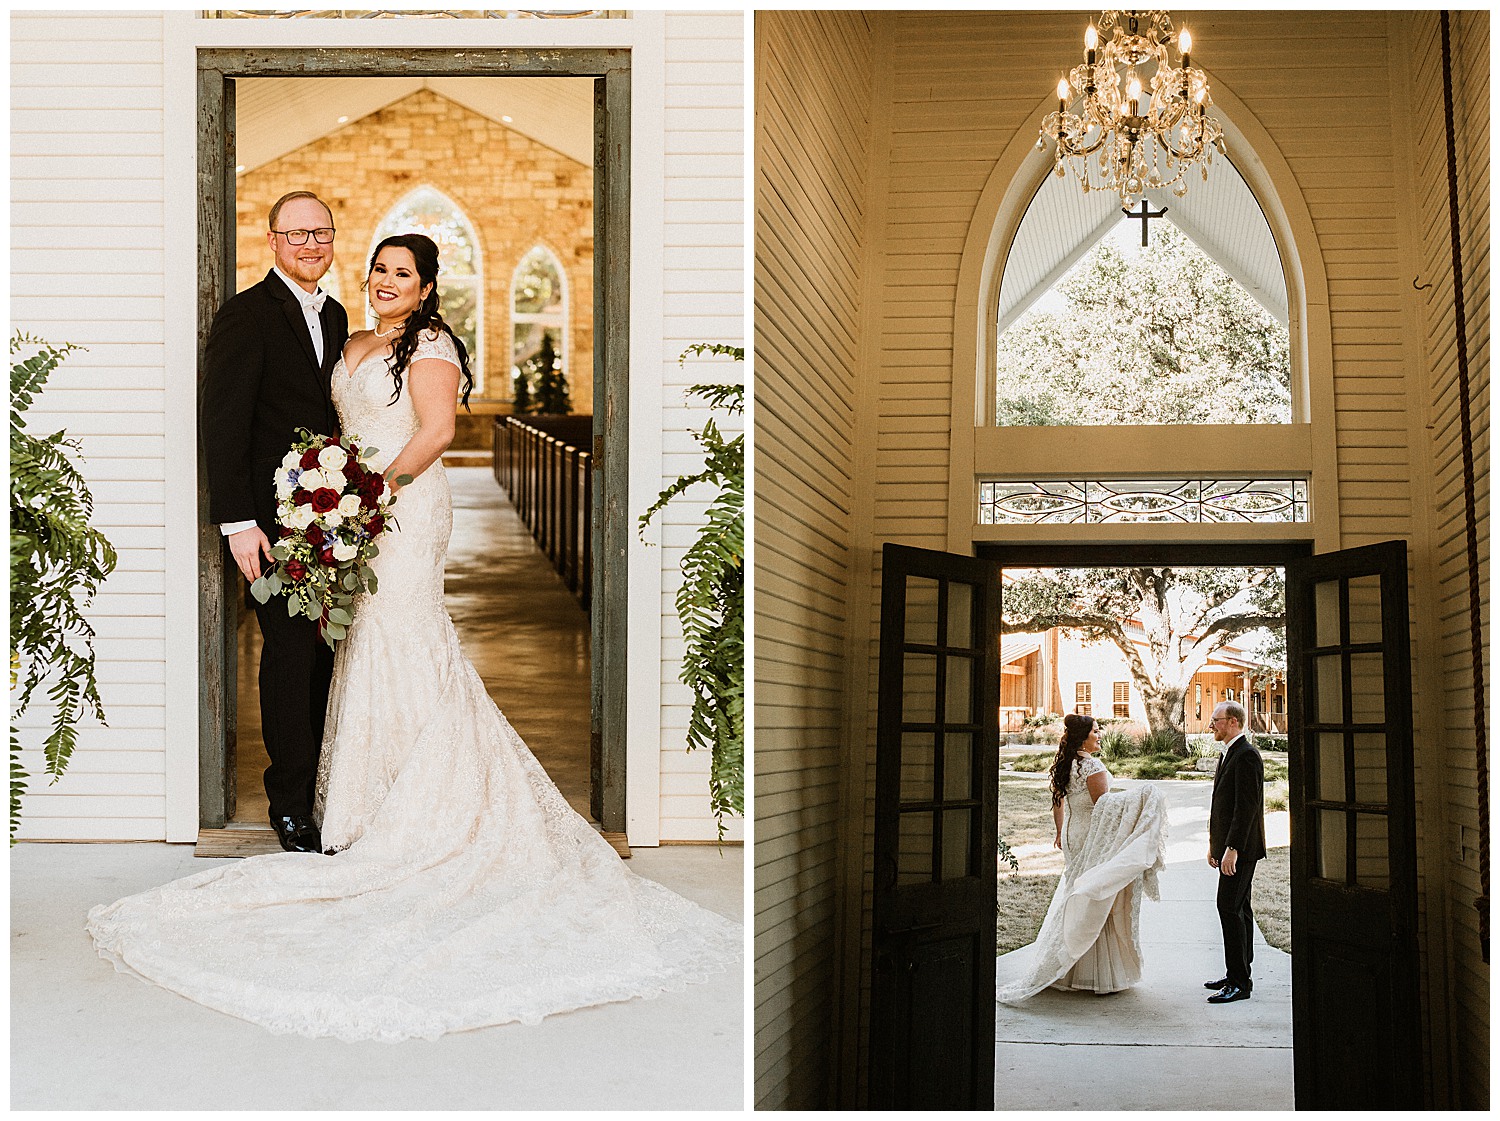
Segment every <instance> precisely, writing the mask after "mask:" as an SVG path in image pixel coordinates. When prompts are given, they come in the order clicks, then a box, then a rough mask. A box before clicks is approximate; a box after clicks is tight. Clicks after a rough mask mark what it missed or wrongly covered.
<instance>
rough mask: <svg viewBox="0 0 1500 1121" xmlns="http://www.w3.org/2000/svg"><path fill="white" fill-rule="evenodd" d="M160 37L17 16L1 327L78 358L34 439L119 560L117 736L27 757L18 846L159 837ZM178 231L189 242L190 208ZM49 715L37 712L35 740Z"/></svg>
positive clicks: (148, 23)
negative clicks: (51, 449) (73, 475)
mask: <svg viewBox="0 0 1500 1121" xmlns="http://www.w3.org/2000/svg"><path fill="white" fill-rule="evenodd" d="M162 42H163V31H162V17H161V15H160V14H151V13H142V14H134V13H130V14H125V13H121V14H118V15H114V16H109V17H104V16H101V15H97V14H95V15H89V14H84V13H77V12H45V13H42V12H33V13H28V14H20V15H14V16H12V18H11V68H10V75H11V133H10V138H11V326H12V328H13V329H15V330H21V331H25V332H27V333H29V334H33V335H38V336H41V337H43V338H45V339H47V340H48V341H49V342H53V343H62V342H73V343H79V344H81V345H83V346H86V347H87V348H88V350H87V352H86V353H82V352H79V353H74V354H73V355H72V356H71V357H69V358H68V360H67V361H66V363H64V365H63V366H62V367H61V368H60V369H59V370H58V371H57V372H56V373H54V374H53V375H52V379H51V381H50V383H49V385H48V388H47V390H46V393H45V395H44V396H43V397H42V398H41V399H40V400H39V401H38V402H37V403H36V404H35V405H34V406H33V407H32V410H31V413H30V414H29V421H28V428H29V430H30V431H32V432H36V433H48V432H52V431H56V430H57V429H59V428H66V429H67V430H68V432H69V433H70V434H72V435H76V436H78V437H79V438H80V440H81V443H82V446H83V454H84V457H85V463H84V470H85V473H86V475H87V477H88V480H89V484H90V488H91V489H92V491H93V495H94V500H95V503H96V505H95V524H96V525H97V526H98V528H99V529H101V530H102V531H103V532H104V534H105V535H106V536H107V537H108V538H109V539H110V541H111V542H112V543H113V544H114V545H115V547H116V548H117V549H118V550H119V554H120V562H119V566H118V567H117V568H116V570H115V572H114V573H113V575H111V576H110V578H109V579H108V581H106V583H105V584H104V586H103V589H102V590H101V591H100V593H99V596H98V598H97V599H95V601H94V605H93V608H92V610H91V611H90V612H89V619H90V621H91V622H92V624H93V626H94V630H95V632H96V634H97V636H98V637H97V638H96V640H95V643H94V649H95V651H96V653H97V655H98V678H99V683H100V694H101V697H102V698H103V701H104V706H105V711H106V713H107V715H108V717H109V727H107V728H103V727H99V726H98V725H97V724H96V723H95V722H93V721H92V720H90V721H86V722H85V724H84V726H83V729H82V731H81V733H80V735H79V738H78V748H77V751H76V752H75V753H74V756H73V761H72V764H71V765H70V766H69V768H68V773H67V775H66V776H65V777H64V778H63V779H62V781H61V782H59V783H57V784H56V785H48V782H47V780H46V779H45V778H43V777H40V776H41V773H42V762H41V752H40V751H39V750H38V751H27V752H25V753H24V759H25V765H26V769H27V770H28V771H30V772H31V774H32V775H33V778H32V781H31V794H30V796H29V797H28V798H27V799H26V804H25V810H24V816H23V818H22V829H21V832H20V836H22V837H57V838H74V839H89V838H111V839H132V840H134V839H151V838H156V839H159V838H161V837H163V836H165V828H166V826H165V815H166V793H165V786H166V780H165V773H166V772H165V738H166V728H167V703H168V699H167V696H166V641H165V609H166V586H165V577H164V571H165V560H166V553H165V548H166V532H165V529H164V524H165V507H164V503H165V499H166V487H167V481H166V475H165V462H166V460H165V454H166V436H165V433H166V427H165V404H164V397H165V386H166V382H165V377H164V373H163V370H164V353H163V337H164V327H163V321H162V316H163V302H164V282H163V255H164V254H163V244H164V239H165V237H166V236H167V234H168V230H167V228H166V226H167V222H166V216H165V214H164V207H163V201H164V194H163V170H162V159H163V151H162V115H163V100H162ZM172 225H173V228H172V230H171V231H170V233H171V236H174V237H192V236H193V216H192V215H191V214H188V215H185V216H180V217H179V218H178V220H176V221H174V222H173V224H172ZM187 485H189V486H191V485H192V481H191V480H189V481H188V483H187ZM178 594H187V595H195V594H196V591H195V589H193V588H187V589H180V590H179V591H178ZM177 703H185V704H192V705H196V704H197V697H196V696H194V697H188V698H182V699H181V700H180V701H179V702H177ZM50 712H51V710H50V709H49V707H48V705H47V704H46V702H45V697H43V698H42V699H41V700H40V701H38V702H36V703H33V705H32V707H31V709H30V711H29V712H28V713H27V714H26V716H25V717H24V718H23V720H22V727H23V728H24V729H26V733H25V737H24V738H26V739H27V741H28V742H31V743H39V742H40V740H41V738H42V736H43V735H44V734H45V733H44V732H43V731H42V729H43V728H44V727H46V726H47V724H48V722H49V720H50Z"/></svg>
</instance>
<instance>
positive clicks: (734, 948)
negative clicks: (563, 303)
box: [88, 235, 743, 1040]
mask: <svg viewBox="0 0 1500 1121" xmlns="http://www.w3.org/2000/svg"><path fill="white" fill-rule="evenodd" d="M394 240H395V241H396V242H397V243H398V244H397V245H395V246H394V247H386V245H385V243H382V249H380V250H377V259H378V258H379V256H380V253H381V252H384V253H386V254H391V253H393V252H395V253H397V254H398V255H399V254H405V255H406V256H405V257H398V258H397V259H401V260H406V259H410V260H413V261H416V262H417V264H418V266H419V271H420V273H421V280H422V282H423V284H424V285H425V284H426V283H427V282H428V281H429V277H435V276H436V271H437V268H436V266H437V257H436V248H435V247H433V246H432V243H431V242H430V241H427V242H426V246H425V247H424V246H422V245H421V244H419V243H418V242H417V241H416V240H415V235H403V236H402V237H401V238H398V239H394ZM421 240H422V241H426V239H425V238H424V239H421ZM402 246H405V248H403V247H402ZM427 247H431V250H430V253H431V262H430V268H421V267H420V266H422V265H424V264H426V262H425V261H424V260H423V259H422V258H423V257H424V256H425V255H426V253H427V252H428V249H427ZM386 259H387V260H389V259H391V258H389V257H387V258H386ZM372 265H373V260H372ZM371 287H372V289H373V288H374V287H375V282H374V280H373V278H372V283H371ZM420 291H421V295H422V297H423V302H422V304H421V306H420V308H419V310H418V313H417V314H418V315H419V316H420V315H421V312H422V309H425V307H426V306H427V303H428V302H429V301H428V300H427V290H426V288H425V287H421V289H420ZM430 302H431V303H432V306H433V308H434V310H435V308H436V297H435V295H433V296H432V297H431V300H430ZM419 322H423V320H422V319H419ZM350 349H351V350H353V349H355V344H354V343H353V341H351V346H350ZM346 353H347V352H346ZM386 353H387V351H386V349H385V347H384V346H381V345H376V346H374V348H373V349H372V350H371V351H370V352H369V353H368V355H367V356H366V357H364V358H362V359H360V360H358V361H357V362H356V365H355V368H354V369H353V370H347V369H346V368H345V365H344V361H343V360H342V359H340V361H339V363H338V365H337V366H336V367H335V369H334V372H333V378H334V385H333V393H334V403H335V405H336V406H337V408H338V412H339V418H340V422H341V424H342V426H343V431H344V432H345V433H346V434H350V435H357V436H358V437H359V438H360V441H361V443H362V444H364V445H367V446H370V447H374V448H377V449H379V450H378V453H377V454H376V455H375V457H374V459H375V465H376V466H377V467H379V468H380V469H382V470H385V469H387V468H389V466H390V465H391V464H392V463H393V462H395V461H396V460H397V459H398V458H399V456H398V454H397V453H398V452H400V451H401V450H402V449H403V448H406V447H408V444H409V441H411V440H412V438H413V437H414V436H415V435H416V434H417V433H418V432H419V429H420V425H419V423H418V416H417V413H418V410H417V409H416V408H414V407H413V402H412V398H413V391H412V390H413V387H412V384H411V383H412V382H413V381H414V380H416V381H420V380H421V379H422V378H425V377H433V376H435V375H433V374H432V373H431V372H430V371H432V370H433V369H434V364H433V362H432V361H430V360H432V359H437V360H439V365H440V366H441V367H442V368H443V370H444V371H446V373H447V376H451V373H452V372H456V369H457V368H458V367H459V356H458V352H457V350H456V349H455V347H454V344H453V343H452V341H451V340H450V339H449V336H448V335H447V334H446V333H445V332H443V331H437V332H435V333H434V332H429V331H422V332H421V334H420V336H419V341H418V344H417V347H416V350H415V351H414V352H413V353H412V355H411V359H410V362H409V364H408V366H407V376H406V381H407V386H406V392H402V393H400V394H399V396H398V397H397V399H396V400H395V402H394V403H392V400H391V398H392V392H393V387H394V382H393V378H392V375H391V373H390V371H389V370H388V368H387V363H386V361H385V356H386ZM418 363H422V365H421V366H420V367H418ZM450 367H451V369H450ZM438 376H441V375H438ZM449 402H450V404H449V406H448V407H449V408H450V409H451V398H449ZM409 473H413V474H416V473H415V472H409ZM395 513H396V520H397V522H398V525H399V528H396V529H392V530H391V531H388V532H387V533H386V534H385V535H384V536H382V537H381V538H380V546H381V549H380V555H379V556H378V557H376V558H375V561H374V567H375V570H376V573H377V576H378V580H379V590H378V592H377V593H376V594H374V595H371V596H366V597H362V598H361V599H360V600H358V601H356V604H355V607H356V615H355V621H354V624H353V625H352V626H351V627H350V629H349V634H348V638H347V639H346V640H344V641H343V642H342V643H341V644H340V645H339V649H338V653H337V660H336V663H335V670H334V683H333V690H332V694H331V696H330V699H329V707H328V718H327V728H326V731H325V734H324V742H323V750H322V756H321V760H320V767H319V774H318V800H317V805H316V807H315V816H320V817H321V826H322V837H323V844H324V846H325V848H328V849H330V850H337V852H336V854H335V855H332V856H321V855H316V854H311V853H299V852H285V853H276V854H272V855H267V856H260V857H254V858H251V859H248V860H241V861H236V862H234V863H233V864H229V865H226V866H220V867H215V868H212V869H211V870H209V871H206V872H202V873H199V874H197V875H193V876H189V877H187V878H185V879H182V880H178V881H176V882H174V883H170V884H167V885H165V886H163V887H159V888H156V889H153V890H151V891H147V892H143V893H142V894H140V895H135V896H131V897H129V898H127V899H122V900H120V901H119V902H116V903H113V904H110V905H109V906H104V907H96V908H95V909H94V910H93V911H92V912H91V913H90V915H89V924H88V926H89V931H90V933H91V934H92V935H93V937H94V940H95V942H96V944H97V946H98V948H99V951H100V953H101V954H103V955H104V956H105V957H106V958H109V959H111V960H113V961H114V962H115V963H116V965H117V967H118V968H120V969H121V970H122V971H126V972H131V973H135V974H137V975H139V976H140V977H143V978H145V979H147V980H150V981H154V982H155V983H157V984H159V985H162V986H164V987H166V988H168V989H171V990H173V991H174V992H178V993H181V994H182V995H184V996H187V997H191V998H192V999H193V1000H195V1001H198V1002H199V1003H201V1004H205V1005H207V1006H209V1007H211V1008H216V1009H219V1010H220V1011H223V1012H227V1013H229V1014H231V1015H234V1016H239V1017H241V1018H243V1019H246V1020H250V1021H253V1022H255V1023H257V1024H261V1025H263V1026H265V1027H267V1028H269V1029H271V1030H272V1031H276V1032H296V1033H299V1034H302V1035H307V1036H336V1037H338V1038H341V1039H346V1040H355V1039H384V1040H399V1039H406V1038H410V1037H422V1038H427V1039H432V1038H436V1037H437V1036H439V1035H442V1034H443V1033H445V1032H451V1031H459V1030H463V1029H467V1028H477V1027H482V1026H486V1025H491V1024H502V1023H507V1022H511V1021H522V1022H524V1023H531V1024H534V1023H537V1022H538V1021H540V1020H541V1019H542V1017H544V1016H548V1015H551V1014H553V1013H557V1012H565V1011H568V1010H570V1009H576V1008H581V1007H585V1006H588V1005H594V1004H602V1003H605V1002H608V1001H618V1000H628V999H630V998H633V997H642V996H653V995H656V994H658V993H661V992H663V991H668V990H677V989H681V988H683V987H684V986H685V985H686V984H687V983H688V982H691V981H699V980H703V979H705V978H706V976H707V975H708V974H710V973H712V972H717V971H720V970H723V969H725V968H727V967H728V966H729V965H730V964H731V963H732V962H734V961H736V960H737V959H738V958H739V956H740V954H741V952H742V939H743V930H742V927H741V926H740V925H739V924H737V923H734V922H731V921H730V920H728V919H725V918H723V917H721V916H719V915H716V914H714V913H712V912H710V911H707V910H704V909H703V908H701V907H698V906H697V905H695V904H693V903H690V902H689V901H687V900H685V899H683V898H681V897H680V896H678V895H676V894H674V893H673V892H671V891H668V890H667V889H666V888H664V887H661V886H660V885H658V884H656V883H653V882H652V881H650V880H647V879H643V878H642V877H640V876H637V875H635V874H633V873H631V872H630V871H628V870H627V869H626V868H625V867H624V866H623V864H622V863H621V860H620V858H619V856H618V855H617V854H616V853H615V851H614V849H613V848H611V847H610V845H609V844H608V842H606V841H605V840H603V838H601V837H600V836H599V834H598V833H597V832H596V831H595V830H594V829H593V828H592V827H591V826H590V825H589V824H588V822H586V821H585V820H584V819H583V818H581V817H579V816H578V814H576V813H575V812H574V811H573V810H572V808H571V807H569V805H568V804H567V802H566V801H565V800H564V799H563V797H562V795H561V794H560V793H559V792H558V790H557V788H556V786H554V785H553V783H552V782H551V780H550V779H549V778H548V777H547V775H546V773H545V772H544V771H543V770H542V768H541V766H540V765H539V764H538V763H537V761H536V759H535V758H534V757H533V756H532V754H531V752H530V751H529V750H527V748H526V745H525V744H524V743H523V742H522V740H521V738H520V736H518V735H517V734H516V732H515V730H514V729H513V728H512V727H511V726H510V724H509V723H508V722H507V721H506V719H505V717H504V716H503V715H502V714H501V713H500V712H499V710H498V709H496V707H495V705H494V703H493V702H492V701H491V700H490V698H489V696H488V694H487V693H486V692H485V687H484V683H483V682H482V681H481V680H480V678H479V676H478V674H477V673H476V672H475V670H474V667H473V666H472V665H471V664H470V663H469V661H468V659H467V658H465V657H464V655H463V652H462V651H461V650H460V648H459V643H458V636H457V634H456V633H455V631H454V629H453V623H452V621H451V620H450V619H449V617H448V613H447V611H446V610H445V609H444V606H443V561H444V555H445V553H446V550H447V545H448V538H449V532H450V529H451V526H452V508H451V505H450V499H449V491H448V483H447V479H446V476H445V475H444V472H443V467H442V463H441V461H440V460H435V461H433V462H432V464H431V466H429V467H427V468H426V469H425V470H422V471H421V473H420V474H416V477H415V478H414V479H413V481H412V482H411V483H410V484H409V485H407V486H406V487H403V488H402V489H401V491H400V497H399V501H398V502H397V504H396V507H395Z"/></svg>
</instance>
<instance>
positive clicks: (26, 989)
mask: <svg viewBox="0 0 1500 1121" xmlns="http://www.w3.org/2000/svg"><path fill="white" fill-rule="evenodd" d="M742 857H743V850H742V849H739V848H734V849H728V848H726V849H723V850H719V849H717V848H715V847H713V846H710V845H671V846H666V847H663V848H654V849H636V850H635V855H634V857H633V858H632V859H631V861H630V865H629V867H630V868H631V870H632V871H634V872H636V873H637V874H639V875H643V876H645V877H646V878H648V879H652V880H656V881H657V882H658V883H661V884H664V885H665V886H667V887H669V888H671V889H672V890H673V891H675V892H677V893H678V894H680V895H683V896H686V897H687V898H689V899H691V900H693V901H694V902H695V903H698V904H699V905H701V906H704V907H708V908H709V909H711V910H714V911H717V912H719V913H720V914H722V915H726V916H728V917H730V918H733V919H735V920H736V921H743V920H742V916H743V913H744V912H743V904H744V879H743V867H744V863H743V859H742ZM206 866H207V865H206V863H205V861H204V860H203V859H202V858H201V857H200V858H195V857H194V856H193V850H192V848H191V847H190V846H186V845H168V844H162V843H156V842H152V843H142V844H118V845H107V844H91V845H69V844H22V845H17V846H16V847H15V848H14V849H13V850H12V851H11V859H10V893H11V908H10V918H11V953H10V1006H11V1033H10V1094H11V1097H10V1105H11V1108H12V1109H13V1110H42V1109H47V1110H91V1111H106V1110H107V1111H116V1110H150V1111H153V1112H157V1111H163V1110H276V1111H278V1112H287V1111H297V1110H312V1109H319V1110H322V1109H328V1110H335V1109H337V1110H371V1111H373V1110H458V1109H466V1110H499V1109H505V1110H510V1109H536V1110H540V1109H549V1110H552V1109H589V1110H599V1109H609V1110H617V1109H652V1110H666V1109H683V1110H687V1109H691V1110H694V1111H697V1110H710V1109H713V1110H725V1109H729V1110H738V1109H740V1108H742V1106H743V1104H744V1073H743V1071H744V1038H745V1037H744V1016H745V1002H744V992H745V980H744V973H743V971H742V967H740V966H736V967H734V968H733V969H732V970H730V971H728V972H725V973H719V974H715V975H714V976H711V977H709V978H708V980H707V981H705V982H704V983H702V984H695V985H689V986H687V988H686V989H684V990H683V991H682V992H675V993H663V994H662V995H661V996H659V997H657V998H655V999H653V1000H632V1001H626V1002H624V1003H620V1004H605V1005H601V1006H599V1007H596V1008H582V1009H579V1010H578V1011H576V1012H568V1013H565V1014H563V1015H560V1016H549V1017H547V1018H546V1019H545V1020H543V1021H542V1022H541V1023H540V1024H537V1025H536V1026H534V1027H530V1026H527V1025H524V1024H505V1025H503V1026H500V1027H493V1028H481V1029H479V1030H477V1031H466V1032H457V1033H455V1034H452V1035H445V1036H443V1037H442V1038H440V1039H435V1040H430V1041H429V1040H423V1039H410V1040H406V1041H405V1042H402V1043H381V1042H378V1041H366V1042H361V1043H344V1042H342V1041H340V1040H337V1039H304V1038H302V1037H301V1036H294V1035H272V1034H271V1033H270V1032H268V1031H266V1030H265V1029H264V1028H261V1027H258V1026H256V1025H255V1024H250V1023H246V1022H245V1021H243V1020H237V1019H235V1018H234V1017H232V1016H225V1015H223V1014H222V1013H219V1012H215V1011H213V1010H212V1009H209V1008H204V1007H202V1006H201V1005H198V1004H194V1003H193V1002H192V1001H190V1000H187V999H185V998H183V997H180V996H178V995H176V994H175V993H170V992H168V991H166V990H165V989H161V988H158V987H157V986H155V985H149V984H145V983H143V982H141V981H139V980H137V979H135V978H133V977H124V976H121V975H119V974H117V973H116V972H115V971H114V969H112V968H111V967H110V965H109V964H108V963H107V962H105V961H103V960H101V959H100V957H99V955H98V954H97V953H96V952H95V951H94V946H93V943H92V942H91V941H90V940H89V936H88V934H87V932H86V931H85V930H84V925H83V923H84V915H85V914H86V913H87V912H88V910H89V908H91V907H94V906H96V905H97V904H100V903H108V902H111V901H112V900H115V899H118V898H120V897H121V896H124V895H130V894H134V893H135V892H138V891H144V890H146V889H147V888H150V887H154V886H155V885H157V884H162V883H166V882H167V881H169V880H173V879H176V878H178V877H181V876H187V875H191V874H193V873H195V872H201V871H203V870H204V868H205V867H206Z"/></svg>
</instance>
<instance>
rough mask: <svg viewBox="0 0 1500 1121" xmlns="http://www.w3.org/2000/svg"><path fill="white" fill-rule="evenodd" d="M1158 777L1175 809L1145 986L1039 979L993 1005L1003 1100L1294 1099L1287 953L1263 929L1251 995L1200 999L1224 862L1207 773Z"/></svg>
mask: <svg viewBox="0 0 1500 1121" xmlns="http://www.w3.org/2000/svg"><path fill="white" fill-rule="evenodd" d="M1117 785H1119V786H1121V787H1128V786H1133V785H1138V783H1135V782H1132V781H1130V780H1117ZM1156 785H1157V786H1158V787H1159V789H1160V790H1161V791H1162V793H1163V794H1164V795H1165V796H1166V798H1167V803H1168V807H1169V817H1168V822H1169V825H1168V829H1169V832H1168V847H1167V868H1166V871H1165V873H1164V874H1163V875H1162V876H1161V878H1160V882H1161V901H1160V902H1159V903H1157V902H1153V901H1152V900H1150V899H1146V900H1143V901H1142V903H1141V951H1142V954H1143V956H1144V958H1145V962H1144V969H1143V973H1142V977H1141V981H1140V984H1139V985H1137V986H1136V987H1135V988H1133V989H1129V990H1127V991H1125V992H1122V993H1113V994H1110V995H1108V996H1096V995H1095V994H1093V993H1080V992H1060V991H1058V990H1056V989H1045V990H1043V991H1042V992H1040V993H1038V994H1037V995H1036V996H1034V997H1032V998H1031V999H1030V1000H1029V1001H1026V1002H1025V1003H1024V1004H1021V1005H1019V1006H1014V1007H1013V1006H1010V1005H1004V1004H997V1005H996V1006H995V1012H996V1017H995V1040H996V1042H995V1106H996V1108H997V1109H1002V1110H1017V1109H1151V1110H1164V1109H1193V1110H1197V1109H1246V1110H1267V1109H1291V1108H1292V1107H1293V1095H1292V969H1291V957H1290V956H1289V955H1287V954H1285V953H1283V952H1282V951H1280V950H1277V949H1273V948H1272V947H1271V946H1269V945H1267V944H1266V941H1265V939H1264V938H1263V937H1262V936H1261V934H1260V931H1259V930H1257V931H1256V944H1255V963H1254V966H1253V968H1252V973H1253V977H1254V981H1255V995H1254V996H1253V997H1251V998H1250V999H1249V1000H1243V1001H1237V1002H1236V1003H1234V1004H1226V1005H1211V1004H1207V1003H1205V1000H1206V998H1207V997H1208V996H1209V995H1210V994H1209V993H1208V992H1207V990H1205V989H1204V988H1203V983H1204V982H1205V981H1209V980H1212V979H1214V978H1216V977H1222V976H1223V975H1224V943H1223V939H1222V936H1221V934H1220V931H1219V918H1218V913H1217V912H1216V911H1215V909H1214V892H1215V890H1216V886H1215V885H1216V878H1217V876H1218V873H1217V872H1216V871H1214V870H1213V869H1212V868H1210V867H1209V866H1208V862H1207V861H1206V859H1205V857H1206V856H1207V853H1208V797H1209V794H1210V792H1211V790H1210V784H1209V783H1207V782H1173V781H1169V782H1159V783H1157V784H1156ZM1267 840H1268V842H1270V843H1271V844H1273V845H1274V844H1275V843H1276V839H1275V838H1273V837H1270V836H1268V838H1267ZM1282 843H1285V840H1284V838H1283V839H1282ZM1005 964H1006V962H1005V959H1004V958H1002V959H1001V961H1000V969H1001V971H1002V973H1003V972H1004V968H1005Z"/></svg>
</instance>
